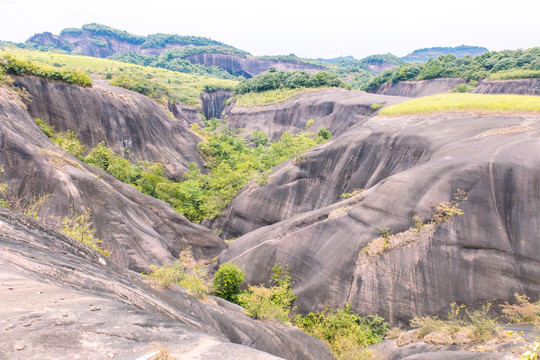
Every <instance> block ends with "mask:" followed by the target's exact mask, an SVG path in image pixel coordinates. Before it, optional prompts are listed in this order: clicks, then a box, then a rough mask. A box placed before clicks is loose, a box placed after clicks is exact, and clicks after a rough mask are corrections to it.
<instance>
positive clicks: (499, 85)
mask: <svg viewBox="0 0 540 360" xmlns="http://www.w3.org/2000/svg"><path fill="white" fill-rule="evenodd" d="M472 92H473V93H478V94H515V95H540V79H516V80H482V81H480V82H479V83H478V86H477V87H476V88H475V89H474V90H473V91H472Z"/></svg>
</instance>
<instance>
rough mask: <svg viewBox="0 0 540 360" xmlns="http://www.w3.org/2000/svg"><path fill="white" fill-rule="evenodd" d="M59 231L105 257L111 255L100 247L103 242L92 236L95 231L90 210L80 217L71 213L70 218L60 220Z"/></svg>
mask: <svg viewBox="0 0 540 360" xmlns="http://www.w3.org/2000/svg"><path fill="white" fill-rule="evenodd" d="M60 230H61V231H62V232H63V233H64V234H66V235H68V236H71V237H72V238H74V239H75V240H78V241H80V242H82V243H83V244H85V245H88V246H89V247H91V248H92V249H94V250H96V251H97V252H99V253H100V254H102V255H105V256H106V257H109V256H111V254H112V252H110V251H107V250H105V249H103V248H102V247H101V246H100V244H101V243H102V242H103V241H102V240H100V239H98V238H96V237H95V236H94V234H95V232H96V229H94V227H93V225H92V221H91V220H90V210H86V211H85V212H84V213H82V214H80V215H76V214H74V213H73V211H72V212H71V214H70V216H68V217H65V218H64V219H62V227H61V229H60Z"/></svg>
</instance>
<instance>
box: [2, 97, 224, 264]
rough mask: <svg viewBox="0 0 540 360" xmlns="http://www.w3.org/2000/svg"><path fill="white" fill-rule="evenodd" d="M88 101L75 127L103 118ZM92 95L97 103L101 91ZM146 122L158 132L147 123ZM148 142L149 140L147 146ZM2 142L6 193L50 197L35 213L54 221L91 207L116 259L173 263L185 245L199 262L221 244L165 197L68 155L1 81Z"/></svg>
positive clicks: (215, 252) (26, 197) (91, 125)
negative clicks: (145, 193)
mask: <svg viewBox="0 0 540 360" xmlns="http://www.w3.org/2000/svg"><path fill="white" fill-rule="evenodd" d="M82 90H84V89H81V90H78V89H75V90H74V91H75V92H80V91H82ZM67 93H69V90H68V91H67ZM85 100H87V101H89V104H90V106H83V107H82V110H83V112H82V114H83V115H84V114H85V116H87V117H86V118H84V117H82V116H81V118H73V119H72V120H71V121H73V123H71V124H72V125H73V126H76V124H77V120H79V121H80V122H81V124H87V125H88V128H89V129H93V128H99V125H100V122H99V121H98V120H97V119H96V116H95V115H91V112H90V109H91V108H92V98H89V97H86V98H85ZM94 100H95V101H96V102H99V100H100V97H97V99H94ZM119 101H120V100H119ZM120 102H121V101H120ZM101 104H102V105H103V103H101ZM97 108H98V109H101V108H100V107H97ZM102 111H107V110H106V109H105V110H102ZM109 111H110V112H109V114H110V113H113V112H114V109H109ZM119 113H120V114H122V118H123V119H124V118H126V117H128V116H129V114H130V110H128V108H124V112H123V113H122V112H119ZM90 119H94V121H96V122H95V123H92V122H91V121H90ZM105 120H107V121H109V120H110V119H105ZM171 123H173V121H172V120H171ZM119 125H120V124H114V126H112V129H117V128H118V126H119ZM134 126H138V125H137V124H135V125H134ZM147 126H148V127H149V131H150V133H155V131H156V130H152V129H151V125H150V124H147ZM164 135H166V134H164ZM151 145H152V144H151V143H147V148H151ZM0 147H1V149H2V151H1V153H0V166H2V167H3V173H2V174H0V179H1V180H0V181H1V182H4V183H6V184H7V185H8V188H9V192H10V193H12V194H13V196H14V197H16V198H20V199H23V200H24V201H25V202H28V201H30V199H32V198H35V197H39V196H48V197H47V198H46V199H45V202H44V203H43V204H42V205H43V206H42V211H40V216H42V217H43V218H46V219H48V221H51V222H57V221H58V218H63V217H66V216H69V215H70V213H71V212H72V211H73V212H75V213H77V214H80V213H83V212H84V211H85V210H87V209H88V210H90V213H91V220H92V222H93V224H94V226H95V228H96V229H97V233H96V235H97V237H99V238H100V239H102V240H103V247H104V248H105V249H107V250H112V252H113V255H112V257H111V260H112V261H113V262H115V263H116V264H119V265H121V266H125V267H128V268H130V269H134V270H137V271H143V270H145V269H147V268H148V266H149V265H150V264H156V265H161V264H163V263H172V262H174V261H175V260H176V259H177V258H178V254H179V252H180V251H181V250H183V249H186V248H188V247H189V248H191V249H192V251H193V254H194V256H195V258H196V260H197V261H200V262H208V261H210V260H211V259H213V258H214V257H215V256H216V255H218V253H219V252H220V251H221V249H222V248H223V246H224V243H223V242H222V241H221V240H220V239H219V238H218V236H217V235H216V234H215V233H213V232H212V231H210V230H208V229H207V228H204V227H202V226H199V225H195V224H193V223H191V222H189V221H188V220H187V219H186V218H184V217H183V216H182V215H180V214H179V213H178V212H176V211H175V210H174V209H173V208H172V207H171V206H169V205H168V204H166V203H164V202H163V201H160V200H157V199H154V198H152V197H150V196H147V195H144V194H142V193H140V192H139V191H137V190H136V189H135V188H134V187H132V186H131V185H127V184H125V183H122V182H120V181H119V180H116V179H114V178H113V177H111V176H109V175H108V174H106V173H104V172H103V171H101V170H99V169H97V168H94V167H92V166H89V165H86V164H84V163H82V162H80V161H78V160H77V159H75V158H74V157H72V156H71V155H69V154H67V153H66V152H65V151H64V150H62V149H61V148H59V147H58V146H56V145H55V144H54V143H53V142H51V141H50V140H49V139H48V138H47V137H46V136H45V134H44V133H43V132H42V131H41V130H40V129H39V128H38V127H37V125H36V124H35V122H34V120H33V119H32V117H31V116H30V115H29V114H28V112H27V111H26V110H25V108H24V106H23V104H22V103H20V100H18V96H17V95H15V94H14V93H13V92H12V91H10V90H7V89H5V88H0Z"/></svg>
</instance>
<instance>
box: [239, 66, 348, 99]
mask: <svg viewBox="0 0 540 360" xmlns="http://www.w3.org/2000/svg"><path fill="white" fill-rule="evenodd" d="M325 86H328V87H347V84H345V83H344V82H343V81H342V80H341V79H340V78H339V76H338V75H337V74H335V73H332V72H327V71H319V72H317V73H315V74H312V75H310V74H309V73H308V72H306V71H304V70H297V71H285V70H282V71H274V72H268V73H264V74H260V75H257V76H254V77H252V78H250V79H246V80H242V81H241V82H240V84H238V86H237V87H236V89H235V91H236V92H237V93H238V94H245V93H248V92H263V91H268V90H277V89H299V88H304V87H313V88H317V87H325Z"/></svg>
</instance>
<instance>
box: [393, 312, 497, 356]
mask: <svg viewBox="0 0 540 360" xmlns="http://www.w3.org/2000/svg"><path fill="white" fill-rule="evenodd" d="M491 308H492V306H491V303H489V302H486V303H485V304H484V305H482V306H481V307H480V309H478V310H474V311H468V310H467V309H465V305H457V304H456V303H452V304H450V310H449V311H448V316H447V319H439V318H438V317H437V316H424V317H415V318H413V319H412V320H411V326H412V327H413V328H414V330H413V331H408V332H406V333H404V334H402V335H401V336H400V337H399V338H398V342H397V344H398V346H403V345H406V344H409V343H411V342H413V341H414V339H416V340H423V341H424V342H426V343H429V344H434V345H465V344H473V343H481V342H486V341H489V340H501V341H503V340H506V337H505V335H504V334H503V332H502V327H501V326H500V324H499V323H497V321H496V319H495V318H493V317H492V316H490V311H491ZM463 310H464V311H463Z"/></svg>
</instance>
